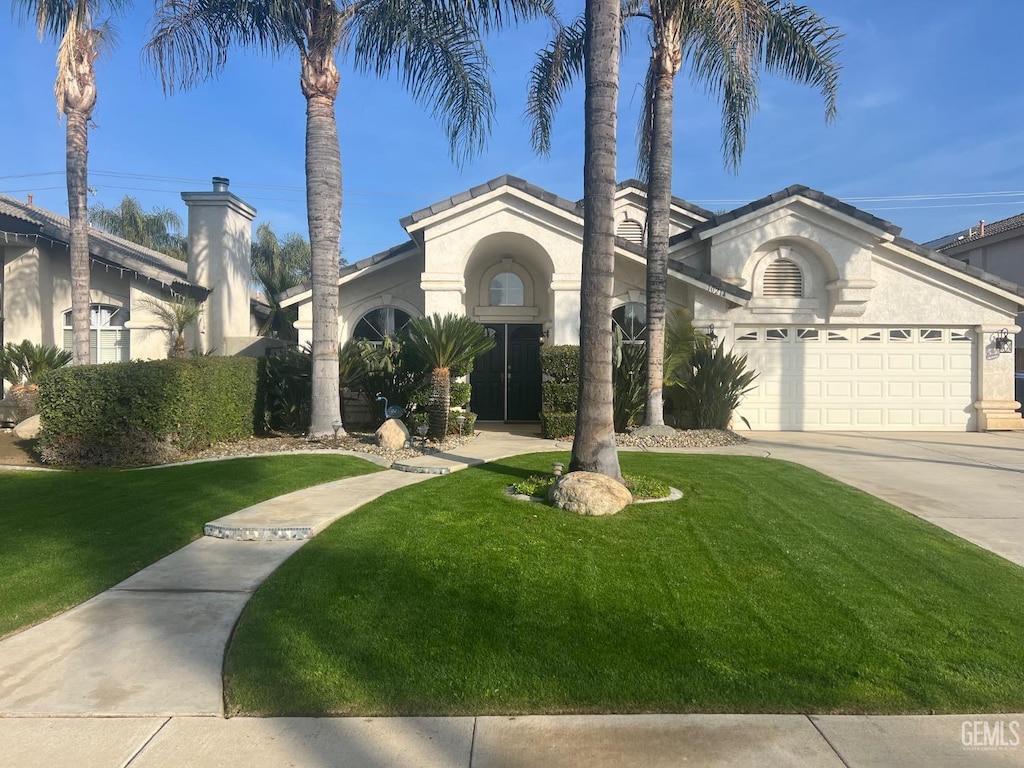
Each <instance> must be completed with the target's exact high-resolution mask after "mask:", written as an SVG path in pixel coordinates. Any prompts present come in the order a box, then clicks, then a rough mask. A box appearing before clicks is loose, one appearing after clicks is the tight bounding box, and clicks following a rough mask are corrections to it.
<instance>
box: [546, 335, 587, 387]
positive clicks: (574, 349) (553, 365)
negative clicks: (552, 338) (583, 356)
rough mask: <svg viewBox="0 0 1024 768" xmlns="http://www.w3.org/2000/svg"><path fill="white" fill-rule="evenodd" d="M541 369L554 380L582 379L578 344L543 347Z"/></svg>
mask: <svg viewBox="0 0 1024 768" xmlns="http://www.w3.org/2000/svg"><path fill="white" fill-rule="evenodd" d="M540 370H541V373H543V374H544V375H545V376H547V377H548V378H549V379H551V380H552V381H559V382H569V381H576V382H578V381H579V380H580V348H579V346H578V345H576V344H560V345H558V346H554V347H547V346H545V347H541V349H540Z"/></svg>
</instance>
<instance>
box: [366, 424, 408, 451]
mask: <svg viewBox="0 0 1024 768" xmlns="http://www.w3.org/2000/svg"><path fill="white" fill-rule="evenodd" d="M374 434H375V435H376V436H377V445H379V446H380V447H381V448H383V449H384V450H385V451H399V450H401V449H402V448H405V446H406V445H407V444H408V442H409V428H408V427H406V426H405V424H404V422H402V421H401V420H400V419H388V420H387V421H385V422H384V423H383V424H381V425H380V426H379V427H378V428H377V431H376V432H375V433H374Z"/></svg>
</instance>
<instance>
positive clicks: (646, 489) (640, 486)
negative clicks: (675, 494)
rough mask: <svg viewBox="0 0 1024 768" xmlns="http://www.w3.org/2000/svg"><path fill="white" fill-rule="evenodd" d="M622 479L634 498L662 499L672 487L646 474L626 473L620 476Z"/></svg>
mask: <svg viewBox="0 0 1024 768" xmlns="http://www.w3.org/2000/svg"><path fill="white" fill-rule="evenodd" d="M622 479H623V481H624V482H625V483H626V487H627V488H628V489H629V492H630V493H632V494H633V498H634V499H664V498H667V497H668V495H669V494H670V493H672V489H671V488H669V487H668V483H663V482H662V481H661V480H656V479H655V478H653V477H648V476H647V475H626V474H624V475H623V476H622Z"/></svg>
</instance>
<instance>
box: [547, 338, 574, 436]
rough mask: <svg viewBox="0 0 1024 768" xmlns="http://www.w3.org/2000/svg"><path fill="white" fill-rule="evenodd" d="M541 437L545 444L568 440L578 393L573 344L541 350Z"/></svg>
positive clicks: (571, 431) (572, 427)
mask: <svg viewBox="0 0 1024 768" xmlns="http://www.w3.org/2000/svg"><path fill="white" fill-rule="evenodd" d="M540 370H541V372H542V373H543V374H544V377H545V381H544V383H543V384H541V397H542V403H543V405H542V407H541V414H540V427H541V434H543V435H544V437H546V438H548V439H549V440H554V439H558V438H563V437H572V435H573V434H574V433H575V431H576V401H577V399H578V398H579V392H580V348H579V347H578V346H576V345H575V344H563V345H559V346H555V347H541V350H540Z"/></svg>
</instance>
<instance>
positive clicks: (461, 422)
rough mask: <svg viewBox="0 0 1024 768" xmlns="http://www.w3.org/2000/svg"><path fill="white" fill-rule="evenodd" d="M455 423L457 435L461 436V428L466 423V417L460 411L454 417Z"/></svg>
mask: <svg viewBox="0 0 1024 768" xmlns="http://www.w3.org/2000/svg"><path fill="white" fill-rule="evenodd" d="M455 423H456V424H458V425H459V437H462V428H463V426H465V424H466V417H465V416H463V415H462V414H461V413H460V414H459V415H458V416H456V417H455Z"/></svg>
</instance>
